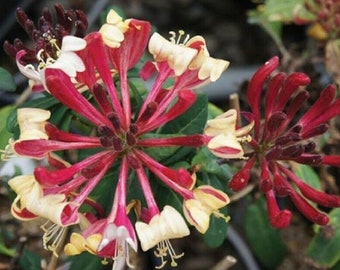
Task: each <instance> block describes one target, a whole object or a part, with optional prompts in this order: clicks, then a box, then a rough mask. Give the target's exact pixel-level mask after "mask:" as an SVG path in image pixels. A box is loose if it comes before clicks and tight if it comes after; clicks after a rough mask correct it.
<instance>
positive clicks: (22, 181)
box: [8, 175, 78, 226]
mask: <svg viewBox="0 0 340 270" xmlns="http://www.w3.org/2000/svg"><path fill="white" fill-rule="evenodd" d="M8 184H9V186H10V187H11V188H12V189H13V191H14V192H15V193H16V194H17V197H16V199H15V200H14V202H13V204H12V208H11V213H12V214H13V216H14V217H16V218H18V219H22V220H27V219H32V218H35V217H43V218H45V219H48V220H50V221H52V222H53V223H55V224H57V225H60V226H65V225H64V224H63V222H62V213H63V211H64V208H65V207H66V206H67V205H68V204H69V203H68V202H67V201H66V197H65V195H64V194H50V195H44V194H43V190H42V188H41V186H40V184H39V183H38V182H37V181H36V179H35V178H34V176H33V175H21V176H16V177H14V178H12V179H10V180H9V181H8ZM27 210H28V211H29V212H30V213H31V214H28V213H27ZM32 214H33V215H34V216H32ZM77 222H78V220H73V221H72V222H71V223H72V224H74V223H77Z"/></svg>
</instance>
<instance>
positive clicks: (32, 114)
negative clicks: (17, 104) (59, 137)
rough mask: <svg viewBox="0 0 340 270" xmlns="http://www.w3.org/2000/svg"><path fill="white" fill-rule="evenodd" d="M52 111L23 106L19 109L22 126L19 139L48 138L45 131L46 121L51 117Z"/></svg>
mask: <svg viewBox="0 0 340 270" xmlns="http://www.w3.org/2000/svg"><path fill="white" fill-rule="evenodd" d="M50 116H51V113H50V111H47V110H43V109H37V108H21V109H18V110H17V119H18V124H19V128H20V137H19V141H22V140H34V139H48V135H47V134H46V131H45V124H46V123H47V122H46V121H47V120H48V119H49V118H50Z"/></svg>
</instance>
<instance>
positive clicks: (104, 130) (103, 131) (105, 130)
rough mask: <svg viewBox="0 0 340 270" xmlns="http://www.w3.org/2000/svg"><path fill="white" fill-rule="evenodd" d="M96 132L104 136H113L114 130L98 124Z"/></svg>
mask: <svg viewBox="0 0 340 270" xmlns="http://www.w3.org/2000/svg"><path fill="white" fill-rule="evenodd" d="M98 132H99V133H100V134H101V135H103V136H106V137H112V136H114V132H113V131H112V130H111V129H110V128H109V127H107V126H104V125H103V126H100V127H98Z"/></svg>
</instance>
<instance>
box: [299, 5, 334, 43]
mask: <svg viewBox="0 0 340 270" xmlns="http://www.w3.org/2000/svg"><path fill="white" fill-rule="evenodd" d="M303 8H305V9H306V11H307V13H308V14H304V15H302V14H301V13H302V7H297V8H296V10H295V14H294V22H295V23H297V24H306V23H311V22H314V23H317V24H315V25H314V26H313V27H314V30H316V29H315V28H317V30H318V31H319V33H322V34H320V35H319V38H321V39H325V38H327V36H329V37H331V38H334V39H335V38H339V34H340V32H339V26H340V5H339V1H337V0H328V1H322V0H313V1H305V2H304V6H303ZM310 31H313V30H312V29H311V30H310Z"/></svg>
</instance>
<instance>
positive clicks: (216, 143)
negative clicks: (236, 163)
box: [204, 109, 254, 159]
mask: <svg viewBox="0 0 340 270" xmlns="http://www.w3.org/2000/svg"><path fill="white" fill-rule="evenodd" d="M236 121H237V111H236V110H234V109H231V110H228V111H227V112H225V113H223V114H221V115H219V116H217V117H216V118H214V119H211V120H208V121H207V126H206V128H205V130H204V134H205V135H207V136H211V137H212V138H211V140H210V141H209V142H208V144H207V147H208V149H209V150H210V151H211V152H212V153H213V154H214V155H216V156H218V157H220V158H226V159H230V158H244V151H243V148H242V145H241V143H242V142H245V141H250V140H251V137H250V135H248V133H249V132H250V131H251V129H252V128H253V126H254V123H253V122H252V123H250V124H248V125H246V126H244V127H242V128H237V127H236Z"/></svg>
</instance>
